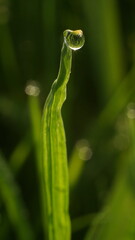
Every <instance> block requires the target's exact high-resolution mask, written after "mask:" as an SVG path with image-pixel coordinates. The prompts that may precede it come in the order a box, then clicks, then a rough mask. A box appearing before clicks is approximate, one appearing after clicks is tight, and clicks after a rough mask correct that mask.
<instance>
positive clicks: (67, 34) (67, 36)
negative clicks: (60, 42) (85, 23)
mask: <svg viewBox="0 0 135 240" xmlns="http://www.w3.org/2000/svg"><path fill="white" fill-rule="evenodd" d="M63 34H64V41H65V43H66V45H67V46H68V47H69V48H71V49H72V50H74V51H75V50H78V49H80V48H82V47H83V45H84V43H85V38H84V35H83V32H82V30H75V31H72V30H65V31H64V33H63Z"/></svg>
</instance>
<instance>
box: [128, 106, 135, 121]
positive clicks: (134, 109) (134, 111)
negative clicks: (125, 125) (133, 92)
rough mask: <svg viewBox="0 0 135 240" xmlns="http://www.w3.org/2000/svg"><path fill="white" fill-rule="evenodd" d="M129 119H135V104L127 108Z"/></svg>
mask: <svg viewBox="0 0 135 240" xmlns="http://www.w3.org/2000/svg"><path fill="white" fill-rule="evenodd" d="M127 117H128V118H130V119H134V118H135V103H130V104H128V106H127Z"/></svg>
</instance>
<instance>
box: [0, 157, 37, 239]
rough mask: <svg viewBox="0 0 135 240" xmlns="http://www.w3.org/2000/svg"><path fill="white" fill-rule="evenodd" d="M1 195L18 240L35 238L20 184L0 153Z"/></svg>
mask: <svg viewBox="0 0 135 240" xmlns="http://www.w3.org/2000/svg"><path fill="white" fill-rule="evenodd" d="M0 195H1V198H2V200H3V202H4V204H5V208H6V211H7V215H8V218H9V220H10V222H11V224H12V225H13V227H14V231H15V232H16V235H17V239H18V240H33V239H35V238H34V234H33V231H32V229H31V226H30V224H29V222H28V220H27V216H26V209H25V207H24V204H23V201H22V199H21V195H20V193H19V189H18V186H17V185H16V183H15V181H14V178H13V176H12V173H11V171H10V169H9V168H8V166H7V164H6V161H5V159H4V157H3V156H2V154H1V153H0Z"/></svg>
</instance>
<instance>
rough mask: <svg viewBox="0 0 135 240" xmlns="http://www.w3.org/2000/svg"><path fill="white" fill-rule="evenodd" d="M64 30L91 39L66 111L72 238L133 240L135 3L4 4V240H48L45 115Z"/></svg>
mask: <svg viewBox="0 0 135 240" xmlns="http://www.w3.org/2000/svg"><path fill="white" fill-rule="evenodd" d="M65 29H82V30H83V32H84V35H85V40H86V41H85V45H84V47H83V48H82V49H81V50H80V51H79V52H74V53H73V68H72V75H71V78H70V81H69V84H68V92H67V101H66V103H65V104H64V107H63V118H64V123H65V131H66V136H67V148H68V157H69V176H70V184H71V191H70V215H71V220H72V232H73V235H72V239H73V240H80V239H81V240H82V239H85V240H95V239H96V240H98V239H100V240H108V239H109V240H111V239H116V240H132V239H134V238H135V217H134V216H135V214H134V213H135V152H134V151H135V150H134V149H135V1H134V0H123V1H122V0H118V1H116V0H110V1H108V0H84V1H80V0H78V1H71V0H64V1H62V0H59V1H54V0H30V1H23V0H18V1H17V0H14V1H11V0H0V127H1V128H0V151H1V156H0V239H1V240H8V239H10V240H12V239H14V240H16V239H17V240H20V239H27V238H29V236H30V237H31V238H32V236H35V239H44V233H43V232H44V225H45V223H44V221H43V216H42V200H41V199H42V196H41V193H40V182H41V181H40V180H41V179H40V177H41V176H40V166H39V161H38V159H39V157H40V151H39V149H40V146H39V141H38V139H39V138H40V133H39V131H40V115H41V111H42V108H43V104H44V101H45V99H46V97H47V95H48V92H49V89H50V86H51V84H52V82H53V81H54V79H55V78H56V76H57V71H58V68H59V57H60V49H61V45H62V41H63V36H62V33H63V31H64V30H65ZM18 191H19V193H18ZM20 199H21V200H20ZM22 199H23V200H22ZM24 209H25V210H24ZM19 211H20V212H19ZM25 218H26V221H25V220H24V219H25ZM21 223H22V224H21ZM23 229H25V230H23ZM21 232H24V235H22V234H21ZM29 239H30V238H29Z"/></svg>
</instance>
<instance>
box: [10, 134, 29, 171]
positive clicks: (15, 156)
mask: <svg viewBox="0 0 135 240" xmlns="http://www.w3.org/2000/svg"><path fill="white" fill-rule="evenodd" d="M31 149H32V141H31V139H30V137H29V136H28V135H27V136H25V137H24V139H23V140H21V142H20V143H19V144H18V145H17V146H16V148H15V149H14V151H13V152H12V154H11V156H10V160H9V164H10V167H11V168H12V171H13V172H14V173H15V174H18V172H19V171H20V169H21V168H22V166H23V164H24V163H25V161H26V159H27V157H28V155H29V154H30V151H31Z"/></svg>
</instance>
